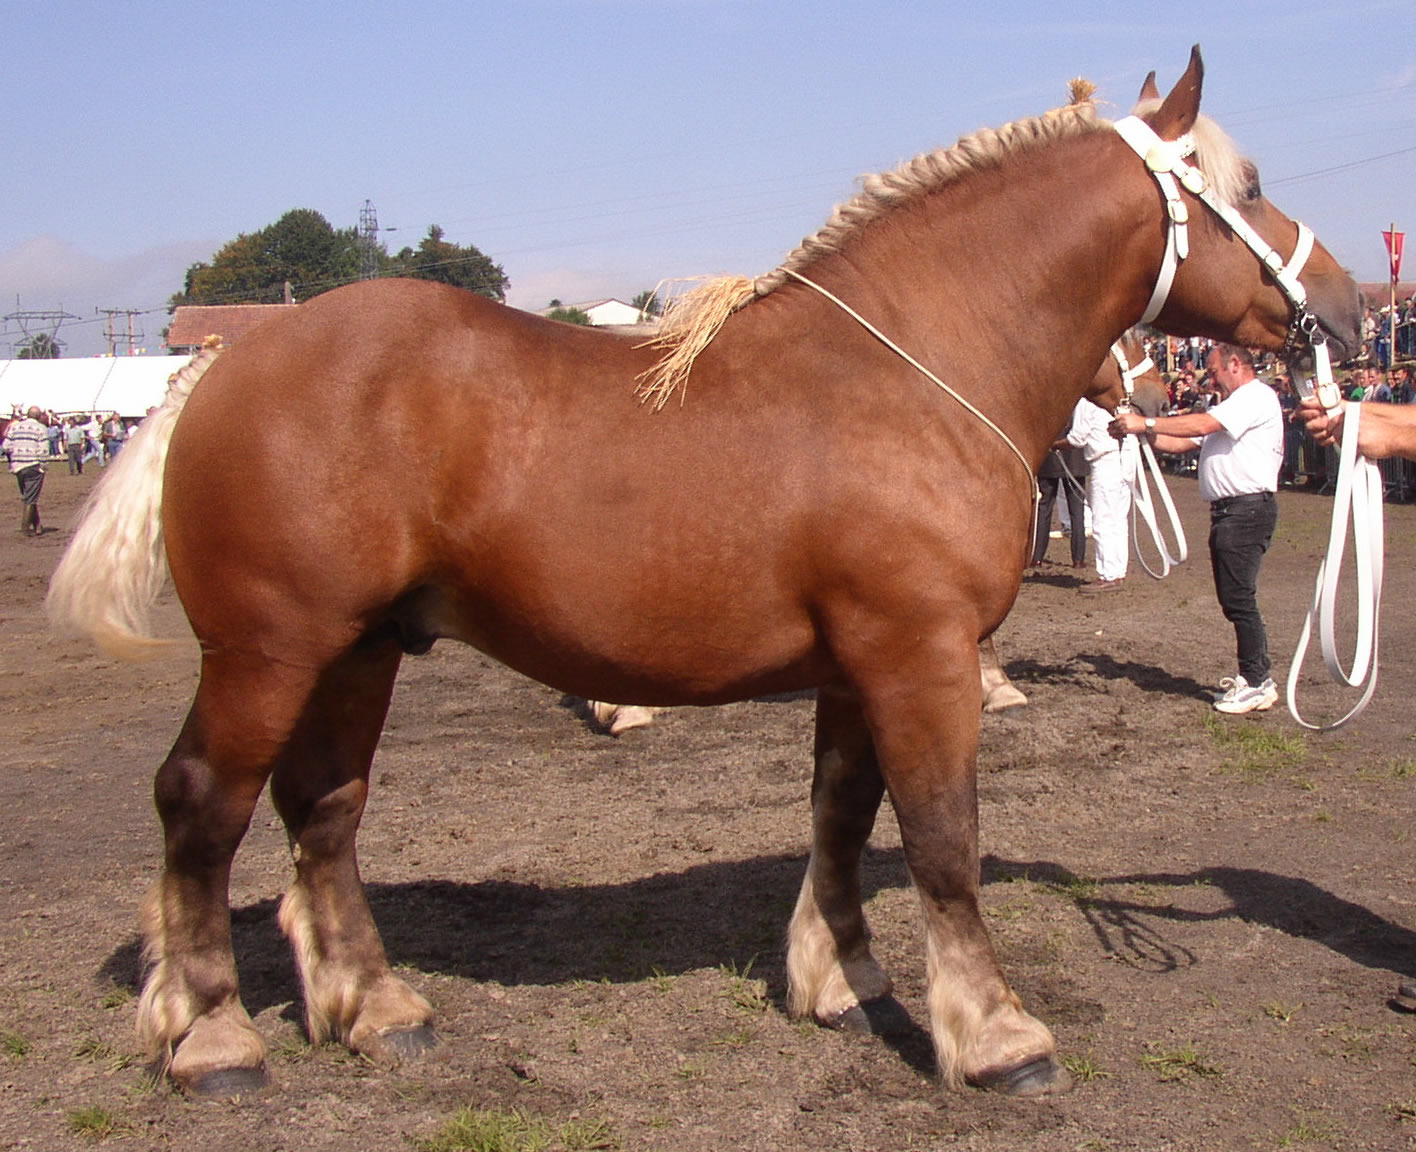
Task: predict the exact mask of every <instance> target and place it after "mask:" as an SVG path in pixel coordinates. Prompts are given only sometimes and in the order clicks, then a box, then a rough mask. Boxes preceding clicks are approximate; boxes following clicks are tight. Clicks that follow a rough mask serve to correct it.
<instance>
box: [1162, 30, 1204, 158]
mask: <svg viewBox="0 0 1416 1152" xmlns="http://www.w3.org/2000/svg"><path fill="white" fill-rule="evenodd" d="M1204 79H1205V62H1204V61H1203V60H1201V59H1200V46H1199V45H1198V44H1196V45H1195V46H1194V47H1193V48H1191V49H1190V66H1189V67H1188V68H1186V69H1185V75H1183V76H1181V77H1180V80H1179V82H1178V83H1177V84H1176V85H1175V87H1174V88H1172V89H1171V90H1170V95H1169V96H1167V97H1166V98H1165V101H1164V103H1162V104H1161V106H1160V108H1159V110H1158V111H1157V112H1156V114H1155V115H1154V116H1152V117H1151V118H1150V122H1151V127H1152V128H1154V129H1155V130H1156V132H1157V134H1159V136H1160V137H1161V139H1163V140H1174V139H1176V138H1177V137H1179V136H1183V135H1184V134H1185V133H1186V132H1188V131H1189V130H1190V129H1191V128H1193V127H1194V126H1195V119H1196V117H1198V116H1199V114H1200V89H1201V88H1202V87H1203V86H1204Z"/></svg>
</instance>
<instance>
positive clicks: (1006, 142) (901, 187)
mask: <svg viewBox="0 0 1416 1152" xmlns="http://www.w3.org/2000/svg"><path fill="white" fill-rule="evenodd" d="M1079 86H1080V87H1081V89H1082V91H1084V92H1085V95H1084V96H1083V98H1082V99H1080V100H1078V101H1077V102H1076V103H1072V104H1067V105H1065V106H1063V107H1061V108H1055V109H1053V110H1052V111H1050V112H1046V113H1044V114H1043V115H1041V116H1036V117H1033V118H1031V119H1028V120H1017V121H1014V122H1013V123H1011V124H1005V125H1004V126H1003V127H1002V128H997V129H993V128H986V129H983V130H982V131H979V132H975V133H974V134H973V135H971V136H965V137H962V138H961V139H960V140H959V141H958V143H956V144H955V145H954V146H953V147H952V148H941V149H937V150H935V151H933V152H925V153H921V154H920V155H918V156H916V157H915V158H914V159H913V160H910V161H907V162H906V163H904V164H902V165H901V166H900V167H898V168H896V169H894V170H893V171H891V172H884V173H877V174H874V175H870V176H865V177H863V178H862V182H861V185H862V186H861V191H860V192H859V193H857V194H856V195H855V196H854V197H852V198H851V199H850V200H847V201H846V202H845V203H843V204H839V205H837V207H836V210H835V211H834V212H833V213H832V214H831V218H830V219H829V220H827V221H826V223H825V224H824V225H822V227H821V228H820V229H819V230H818V231H817V232H816V233H815V234H814V235H811V236H808V237H807V238H806V239H804V240H803V241H802V242H801V243H800V244H799V245H798V246H797V247H796V248H795V249H794V250H793V251H792V252H791V253H790V254H789V255H788V256H787V258H786V259H785V260H783V261H782V263H781V264H780V265H778V266H777V267H776V268H774V269H773V270H772V271H770V272H767V273H765V274H764V275H761V276H758V277H756V278H755V279H748V278H747V277H742V276H724V277H719V278H717V279H713V280H709V281H707V282H706V283H704V284H703V285H702V286H701V287H698V288H695V289H694V290H693V291H692V292H690V293H688V294H687V295H686V296H683V297H680V298H679V299H678V300H677V301H675V302H674V304H673V305H672V307H671V308H670V309H669V311H668V314H667V315H666V316H665V318H664V321H663V324H662V326H661V328H660V330H659V332H658V333H657V334H656V335H655V336H654V338H653V339H652V340H649V341H647V342H646V344H647V345H648V346H650V347H654V348H662V349H664V350H665V355H664V356H663V358H662V359H660V360H659V362H658V363H657V364H655V365H654V367H653V368H651V369H649V370H648V371H647V372H645V373H644V374H643V375H642V376H641V377H640V387H639V395H640V397H641V398H642V399H643V400H645V401H648V402H650V403H652V404H653V405H654V407H655V408H656V409H657V408H662V407H663V406H664V404H665V403H667V401H668V399H669V397H670V396H672V395H673V394H674V392H675V391H678V392H679V394H680V399H682V395H683V393H682V388H683V385H684V382H685V381H686V379H687V377H688V374H689V371H690V370H691V369H692V367H693V362H694V360H695V359H697V357H698V354H699V353H700V352H702V351H703V349H704V348H706V347H707V346H708V345H709V344H710V343H711V342H712V340H713V337H714V336H716V335H717V333H718V330H719V329H720V328H721V327H722V326H723V324H724V322H725V321H726V320H727V319H728V317H729V316H731V315H732V314H733V313H734V312H737V311H739V310H740V309H742V308H744V307H746V306H747V305H748V304H750V303H752V302H753V301H754V300H757V299H759V298H760V297H763V296H766V295H768V294H769V293H771V292H773V291H775V290H776V289H777V288H779V287H781V285H782V284H784V283H785V282H786V281H787V280H788V279H789V271H788V270H790V271H800V270H801V269H802V268H804V267H805V266H806V265H807V264H809V263H811V261H813V260H815V259H816V258H817V257H819V256H822V255H824V254H826V253H831V252H838V251H840V249H841V248H842V247H843V246H844V245H845V244H846V242H847V241H848V240H850V238H851V237H852V236H854V235H855V234H856V233H858V232H859V231H860V230H861V229H863V228H865V227H867V226H868V225H869V224H871V223H872V222H873V221H875V220H878V219H880V218H881V217H882V216H885V215H887V214H888V213H890V212H892V211H893V210H895V209H896V208H898V207H900V206H901V205H903V204H906V203H910V202H912V201H915V200H918V199H920V198H921V197H923V196H925V195H926V194H928V193H929V192H932V191H934V190H935V189H938V188H941V187H943V186H945V185H948V184H952V183H954V182H955V181H957V180H959V179H961V178H962V177H963V176H965V175H967V174H968V173H970V172H973V171H975V170H977V169H982V168H987V167H991V166H994V165H997V164H999V163H1001V162H1002V161H1003V159H1004V158H1005V157H1006V156H1009V155H1011V154H1012V153H1015V152H1021V151H1024V150H1026V149H1030V148H1036V147H1041V146H1043V145H1046V144H1049V143H1052V142H1053V141H1055V140H1060V139H1063V138H1065V137H1069V136H1079V135H1082V134H1083V133H1086V132H1092V131H1096V130H1097V129H1098V128H1099V127H1103V126H1105V125H1106V123H1107V121H1105V120H1102V119H1100V118H1098V117H1097V115H1096V109H1095V106H1094V105H1093V104H1092V103H1091V101H1090V85H1087V84H1086V82H1085V81H1073V94H1074V96H1075V95H1077V94H1078V88H1079Z"/></svg>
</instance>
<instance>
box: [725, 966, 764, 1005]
mask: <svg viewBox="0 0 1416 1152" xmlns="http://www.w3.org/2000/svg"><path fill="white" fill-rule="evenodd" d="M756 962H757V957H756V956H754V957H753V958H752V959H751V960H749V961H748V962H747V966H746V967H745V968H743V970H742V971H741V972H739V971H738V970H737V962H736V961H729V962H728V963H727V964H723V965H720V966H719V969H718V970H719V971H720V972H722V974H723V975H724V976H726V977H727V978H728V988H727V991H726V992H725V993H724V994H725V995H726V996H727V997H728V998H729V999H730V1000H732V1002H733V1003H734V1004H736V1005H737V1006H738V1007H739V1008H741V1009H742V1010H743V1011H744V1012H766V1011H767V1009H768V1007H770V1002H769V1001H768V999H767V981H766V980H754V979H753V978H752V966H753V964H755V963H756Z"/></svg>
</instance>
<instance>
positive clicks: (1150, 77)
mask: <svg viewBox="0 0 1416 1152" xmlns="http://www.w3.org/2000/svg"><path fill="white" fill-rule="evenodd" d="M1159 99H1160V89H1159V88H1157V87H1156V86H1155V70H1154V69H1151V71H1150V72H1148V73H1147V74H1146V79H1145V82H1144V83H1143V84H1142V85H1141V94H1140V95H1139V96H1137V97H1136V103H1137V104H1139V103H1140V102H1141V101H1142V100H1159Z"/></svg>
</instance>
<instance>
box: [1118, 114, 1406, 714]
mask: <svg viewBox="0 0 1416 1152" xmlns="http://www.w3.org/2000/svg"><path fill="white" fill-rule="evenodd" d="M1115 128H1116V131H1117V133H1118V134H1119V135H1120V137H1121V139H1123V140H1124V141H1126V143H1127V144H1128V145H1130V147H1131V150H1132V151H1134V152H1135V153H1136V155H1138V156H1140V157H1141V159H1142V160H1144V161H1145V164H1146V167H1147V168H1148V169H1149V170H1150V172H1151V175H1153V176H1154V177H1155V180H1156V183H1157V184H1159V185H1160V189H1161V192H1162V194H1163V195H1164V196H1165V204H1166V215H1167V216H1168V218H1169V222H1170V223H1169V228H1168V229H1167V231H1166V239H1165V256H1164V258H1163V259H1162V261H1161V266H1160V272H1159V274H1158V275H1157V277H1156V283H1155V289H1154V290H1153V291H1152V292H1151V298H1150V302H1149V303H1148V304H1147V305H1146V310H1145V314H1144V315H1143V316H1142V317H1141V320H1142V322H1143V323H1149V322H1150V321H1152V320H1154V319H1155V318H1156V317H1157V316H1159V315H1160V312H1161V309H1163V308H1164V307H1165V302H1166V300H1167V299H1168V298H1169V296H1170V289H1171V286H1172V285H1173V284H1174V282H1175V273H1176V271H1177V270H1178V269H1179V267H1180V262H1181V261H1182V260H1184V259H1185V258H1186V256H1188V255H1189V235H1188V232H1187V229H1186V226H1187V224H1188V223H1189V210H1188V208H1187V207H1186V205H1185V202H1184V201H1183V200H1182V199H1181V198H1180V190H1179V188H1178V187H1177V186H1176V181H1177V179H1178V181H1179V184H1180V185H1182V186H1183V187H1184V188H1185V190H1186V191H1187V192H1189V193H1191V194H1192V195H1194V196H1196V197H1197V198H1199V199H1200V200H1202V201H1203V202H1204V203H1205V204H1207V205H1208V206H1209V208H1210V209H1211V211H1213V212H1214V213H1215V214H1216V215H1217V216H1218V217H1219V218H1220V219H1221V220H1223V221H1224V222H1225V223H1226V224H1227V225H1228V226H1229V228H1230V229H1231V231H1233V233H1234V235H1236V236H1237V237H1239V239H1241V240H1243V241H1244V243H1245V244H1247V245H1248V246H1249V248H1250V249H1251V250H1252V251H1253V253H1254V255H1255V256H1257V257H1258V258H1259V261H1260V263H1262V264H1263V266H1264V267H1265V269H1267V270H1268V273H1269V275H1270V276H1272V277H1273V280H1274V283H1275V284H1277V285H1278V287H1279V289H1280V291H1282V292H1283V294H1284V295H1285V296H1287V297H1288V300H1289V303H1291V304H1292V305H1293V323H1292V324H1291V325H1290V326H1289V329H1288V338H1287V340H1286V341H1285V342H1284V350H1285V352H1286V351H1288V350H1289V349H1290V348H1292V347H1293V346H1294V345H1295V344H1296V343H1297V342H1298V340H1299V339H1302V340H1303V341H1304V342H1306V343H1307V344H1309V345H1310V346H1311V347H1312V350H1313V367H1314V379H1312V380H1308V379H1303V378H1299V377H1297V376H1296V375H1295V383H1297V384H1298V385H1299V388H1300V390H1301V391H1303V392H1304V394H1305V395H1316V396H1317V398H1318V401H1319V402H1320V403H1321V404H1322V406H1323V408H1324V409H1326V410H1327V411H1328V412H1329V413H1331V412H1334V411H1336V410H1337V409H1338V408H1339V407H1340V406H1341V405H1342V396H1341V393H1340V392H1339V391H1338V388H1337V385H1336V384H1335V383H1334V382H1333V377H1332V361H1331V359H1330V357H1329V355H1328V347H1327V337H1326V336H1324V334H1323V332H1322V328H1321V326H1320V324H1319V322H1318V319H1317V317H1316V316H1314V315H1313V314H1312V313H1311V312H1309V311H1308V292H1307V289H1306V288H1304V287H1303V283H1302V281H1301V280H1299V279H1298V276H1299V274H1300V273H1301V272H1302V271H1303V266H1304V265H1305V264H1306V263H1307V262H1308V257H1309V256H1310V255H1311V254H1312V251H1313V233H1312V230H1311V229H1310V228H1308V227H1307V225H1305V224H1302V223H1299V224H1298V242H1297V244H1295V245H1294V248H1293V255H1292V256H1290V257H1289V258H1288V260H1287V262H1286V263H1285V261H1284V259H1283V257H1282V256H1280V255H1279V254H1278V252H1277V251H1276V250H1275V249H1274V248H1273V247H1272V245H1270V244H1269V243H1268V241H1266V240H1265V239H1264V238H1263V237H1262V236H1260V235H1259V234H1258V233H1257V232H1255V231H1254V229H1253V228H1251V227H1250V226H1249V223H1248V221H1247V220H1245V219H1244V218H1243V217H1242V216H1240V215H1239V213H1238V211H1237V210H1236V209H1235V208H1234V206H1233V205H1232V204H1229V203H1227V202H1226V201H1224V200H1222V199H1220V198H1219V197H1218V196H1216V195H1215V193H1214V189H1213V188H1212V187H1211V186H1210V183H1209V180H1208V179H1207V178H1206V177H1205V174H1204V173H1203V172H1202V171H1201V170H1200V169H1198V168H1196V167H1195V166H1194V165H1192V164H1190V163H1188V162H1187V161H1186V159H1185V158H1186V157H1187V156H1189V155H1191V154H1192V153H1193V152H1194V150H1195V149H1194V143H1193V141H1192V140H1191V139H1190V137H1189V135H1188V134H1187V135H1185V136H1182V137H1180V139H1178V140H1162V139H1161V138H1160V136H1159V135H1158V134H1157V133H1156V131H1155V129H1153V128H1152V127H1151V126H1150V125H1149V124H1147V123H1146V122H1145V121H1144V120H1142V119H1140V117H1138V116H1127V117H1125V118H1123V119H1121V120H1118V121H1116V123H1115ZM1360 407H1361V406H1360V405H1357V404H1349V405H1347V407H1346V410H1345V415H1344V417H1343V437H1342V448H1343V450H1342V454H1341V460H1340V467H1339V472H1338V482H1337V497H1336V499H1335V501H1334V507H1333V527H1332V533H1331V535H1330V536H1329V538H1328V554H1327V557H1326V559H1324V561H1323V562H1322V564H1321V565H1320V566H1319V568H1318V579H1317V588H1316V590H1315V591H1314V594H1313V604H1312V607H1311V608H1310V609H1309V610H1308V618H1307V621H1306V622H1305V623H1304V625H1303V633H1302V636H1301V637H1300V638H1299V641H1298V649H1297V651H1296V652H1295V653H1294V656H1293V663H1292V665H1291V666H1290V667H1289V670H1288V710H1289V711H1290V712H1291V713H1292V714H1293V718H1294V720H1296V721H1297V722H1298V723H1299V724H1301V725H1303V727H1305V728H1312V729H1320V730H1324V731H1326V730H1329V729H1333V728H1338V727H1341V726H1342V725H1343V724H1346V723H1347V722H1348V721H1349V720H1351V719H1353V718H1354V717H1356V716H1357V715H1359V714H1360V713H1361V711H1362V710H1363V709H1364V708H1365V707H1366V706H1367V702H1368V701H1369V700H1371V698H1372V693H1373V692H1374V691H1375V689H1376V681H1377V649H1378V620H1379V617H1380V613H1381V599H1382V569H1383V551H1384V546H1383V539H1382V537H1383V523H1382V481H1381V474H1380V473H1379V472H1378V471H1377V466H1376V465H1375V464H1373V463H1372V462H1371V461H1369V460H1365V459H1363V458H1362V457H1360V456H1358V455H1357V453H1356V443H1357V427H1358V421H1359V420H1360V419H1361V411H1360ZM1354 474H1356V475H1357V477H1358V478H1357V480H1355V481H1354V480H1353V476H1354ZM1349 512H1350V515H1351V519H1352V526H1353V543H1354V549H1355V555H1356V562H1357V601H1358V603H1357V610H1358V615H1357V641H1356V650H1355V652H1354V655H1353V660H1352V665H1353V671H1352V674H1351V675H1348V674H1347V673H1346V672H1344V671H1343V670H1342V664H1341V661H1340V659H1339V658H1338V655H1337V641H1336V639H1335V637H1334V629H1333V618H1334V616H1335V613H1336V598H1337V583H1338V579H1339V576H1340V574H1341V570H1342V557H1343V549H1344V546H1345V544H1346V540H1347V519H1348V515H1349ZM1315 621H1317V622H1318V625H1319V633H1320V635H1321V637H1322V650H1323V659H1324V662H1325V663H1326V664H1327V667H1328V671H1329V672H1330V673H1331V675H1332V677H1333V679H1335V680H1338V681H1339V682H1341V683H1344V684H1348V685H1350V686H1352V687H1357V688H1360V687H1362V685H1363V681H1364V680H1365V679H1366V677H1367V676H1368V675H1369V674H1370V676H1371V679H1370V681H1368V682H1367V686H1366V691H1365V692H1364V694H1363V695H1362V697H1361V699H1360V700H1358V702H1357V704H1356V705H1355V706H1354V707H1353V708H1352V710H1351V711H1350V712H1348V713H1347V715H1345V716H1343V717H1342V718H1341V719H1340V720H1337V721H1335V722H1334V723H1332V724H1326V725H1322V724H1310V723H1308V721H1306V720H1304V719H1303V718H1302V717H1301V716H1300V715H1299V714H1298V707H1297V686H1298V673H1299V671H1300V670H1301V668H1302V664H1303V656H1304V654H1305V653H1306V652H1307V649H1308V637H1309V635H1310V634H1311V632H1312V628H1313V624H1314V622H1315Z"/></svg>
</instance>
